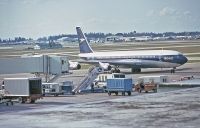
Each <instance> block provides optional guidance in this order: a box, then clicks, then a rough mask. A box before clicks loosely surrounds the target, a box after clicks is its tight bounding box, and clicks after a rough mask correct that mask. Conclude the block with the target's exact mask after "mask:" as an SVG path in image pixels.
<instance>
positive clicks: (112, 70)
mask: <svg viewBox="0 0 200 128" xmlns="http://www.w3.org/2000/svg"><path fill="white" fill-rule="evenodd" d="M111 73H120V70H119V68H116V67H115V68H112V69H111Z"/></svg>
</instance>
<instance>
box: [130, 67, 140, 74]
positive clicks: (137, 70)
mask: <svg viewBox="0 0 200 128" xmlns="http://www.w3.org/2000/svg"><path fill="white" fill-rule="evenodd" d="M131 72H132V73H140V72H141V68H131Z"/></svg>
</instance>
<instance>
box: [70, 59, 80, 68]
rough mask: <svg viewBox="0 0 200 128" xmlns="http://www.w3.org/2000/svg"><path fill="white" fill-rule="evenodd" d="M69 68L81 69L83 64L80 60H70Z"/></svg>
mask: <svg viewBox="0 0 200 128" xmlns="http://www.w3.org/2000/svg"><path fill="white" fill-rule="evenodd" d="M69 69H71V70H78V69H81V65H80V64H79V63H78V62H71V61H69Z"/></svg>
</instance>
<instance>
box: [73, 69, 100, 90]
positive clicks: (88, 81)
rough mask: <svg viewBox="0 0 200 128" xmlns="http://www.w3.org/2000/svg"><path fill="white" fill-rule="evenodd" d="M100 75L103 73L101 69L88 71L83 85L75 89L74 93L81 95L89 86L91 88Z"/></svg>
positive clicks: (82, 82)
mask: <svg viewBox="0 0 200 128" xmlns="http://www.w3.org/2000/svg"><path fill="white" fill-rule="evenodd" d="M100 73H101V70H100V68H99V67H91V68H90V69H89V71H88V74H87V75H86V76H85V77H84V79H83V80H82V81H81V83H80V84H79V85H78V86H77V87H76V88H74V89H73V92H74V93H81V92H82V91H83V90H85V89H86V88H87V87H88V86H91V84H92V83H93V82H94V80H95V79H96V78H97V76H98V75H99V74H100Z"/></svg>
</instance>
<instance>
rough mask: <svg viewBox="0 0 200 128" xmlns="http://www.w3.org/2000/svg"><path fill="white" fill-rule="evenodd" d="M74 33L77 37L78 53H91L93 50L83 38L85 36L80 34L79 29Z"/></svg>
mask: <svg viewBox="0 0 200 128" xmlns="http://www.w3.org/2000/svg"><path fill="white" fill-rule="evenodd" d="M76 32H77V35H78V41H79V49H80V53H92V52H93V50H92V48H91V47H90V45H89V44H88V40H87V38H86V37H85V34H84V33H83V32H82V30H81V28H80V27H76Z"/></svg>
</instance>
